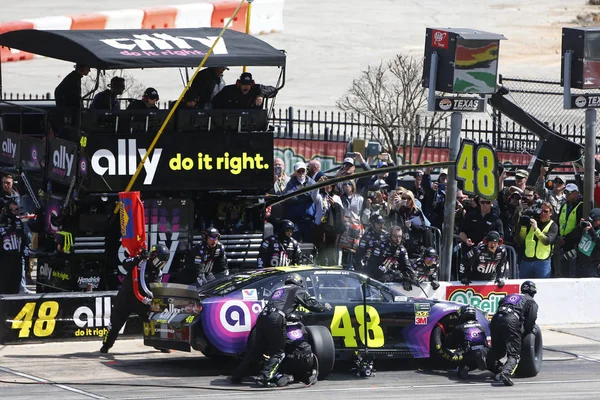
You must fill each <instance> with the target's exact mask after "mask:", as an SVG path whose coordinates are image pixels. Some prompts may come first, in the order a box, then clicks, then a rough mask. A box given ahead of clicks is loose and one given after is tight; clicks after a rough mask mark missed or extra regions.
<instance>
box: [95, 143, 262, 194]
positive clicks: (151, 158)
mask: <svg viewBox="0 0 600 400" xmlns="http://www.w3.org/2000/svg"><path fill="white" fill-rule="evenodd" d="M153 139H154V136H153V135H135V136H131V135H90V137H88V140H87V147H86V149H85V150H86V154H87V159H88V161H89V163H88V168H87V172H88V174H87V176H88V179H89V180H88V182H87V185H86V186H87V189H88V190H90V191H92V192H94V191H96V192H106V191H111V192H118V191H122V190H124V189H125V188H126V187H127V184H128V183H129V181H130V179H131V177H132V176H133V175H134V173H135V171H136V169H137V167H138V165H139V163H140V162H141V160H142V158H143V157H144V156H145V155H146V153H147V149H148V147H149V145H150V143H151V142H152V140H153ZM272 165H273V135H272V134H271V133H269V132H264V133H222V134H219V135H218V136H214V135H207V134H184V133H174V132H169V133H165V134H163V135H162V136H161V138H160V139H159V141H158V142H157V144H156V146H155V148H154V149H153V150H152V152H151V153H150V154H149V155H148V158H147V160H146V162H145V163H144V166H143V168H142V171H141V172H140V175H139V176H138V178H137V180H136V182H135V184H134V186H133V190H183V189H186V190H202V189H212V190H214V189H259V190H264V191H267V190H268V188H269V187H270V186H271V185H272V184H273V173H272Z"/></svg>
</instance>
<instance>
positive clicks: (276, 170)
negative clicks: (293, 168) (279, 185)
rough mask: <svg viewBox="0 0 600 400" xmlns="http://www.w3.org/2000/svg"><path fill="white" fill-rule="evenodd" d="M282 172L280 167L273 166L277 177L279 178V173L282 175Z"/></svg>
mask: <svg viewBox="0 0 600 400" xmlns="http://www.w3.org/2000/svg"><path fill="white" fill-rule="evenodd" d="M282 172H283V171H282V170H281V165H276V166H275V175H277V176H281V173H282Z"/></svg>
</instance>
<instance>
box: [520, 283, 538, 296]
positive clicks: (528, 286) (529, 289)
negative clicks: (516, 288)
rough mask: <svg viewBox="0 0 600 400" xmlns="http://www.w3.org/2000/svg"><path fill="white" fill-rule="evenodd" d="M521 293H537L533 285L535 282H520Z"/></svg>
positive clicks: (533, 294)
mask: <svg viewBox="0 0 600 400" xmlns="http://www.w3.org/2000/svg"><path fill="white" fill-rule="evenodd" d="M521 293H523V294H528V295H530V296H531V297H533V296H535V294H536V293H537V287H536V286H535V283H533V282H531V281H525V282H523V283H522V284H521Z"/></svg>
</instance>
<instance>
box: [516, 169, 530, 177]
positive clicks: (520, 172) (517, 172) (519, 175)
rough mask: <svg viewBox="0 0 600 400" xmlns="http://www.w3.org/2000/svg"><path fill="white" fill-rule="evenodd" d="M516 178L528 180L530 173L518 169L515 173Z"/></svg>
mask: <svg viewBox="0 0 600 400" xmlns="http://www.w3.org/2000/svg"><path fill="white" fill-rule="evenodd" d="M515 176H516V177H518V178H528V177H529V172H527V171H526V170H524V169H518V170H517V171H516V172H515Z"/></svg>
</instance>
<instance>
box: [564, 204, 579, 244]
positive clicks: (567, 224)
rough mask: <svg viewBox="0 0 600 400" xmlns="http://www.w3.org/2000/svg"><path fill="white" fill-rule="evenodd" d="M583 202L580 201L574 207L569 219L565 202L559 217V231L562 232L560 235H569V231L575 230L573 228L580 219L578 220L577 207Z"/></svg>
mask: <svg viewBox="0 0 600 400" xmlns="http://www.w3.org/2000/svg"><path fill="white" fill-rule="evenodd" d="M581 204H582V203H579V204H577V205H576V206H575V207H573V209H572V210H571V213H570V214H569V218H568V219H567V203H565V204H563V206H562V208H561V209H560V215H559V217H558V233H559V234H560V236H567V235H568V234H569V233H571V231H573V229H575V227H576V226H577V224H578V223H579V221H577V209H578V208H579V206H580V205H581Z"/></svg>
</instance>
